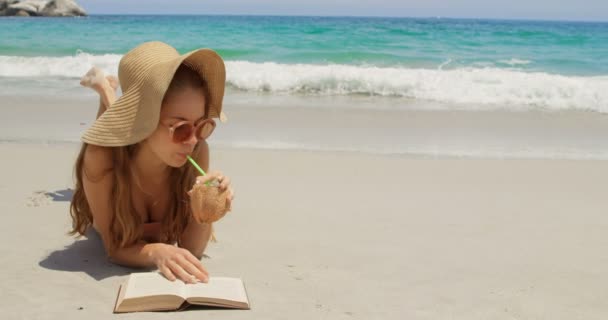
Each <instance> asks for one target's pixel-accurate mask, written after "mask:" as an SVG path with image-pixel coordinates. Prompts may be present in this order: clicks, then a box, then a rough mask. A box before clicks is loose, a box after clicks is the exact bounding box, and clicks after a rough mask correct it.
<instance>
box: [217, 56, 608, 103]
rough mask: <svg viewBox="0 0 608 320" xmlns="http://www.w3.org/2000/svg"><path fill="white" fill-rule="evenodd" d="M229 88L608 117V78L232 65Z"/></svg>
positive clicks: (507, 71)
mask: <svg viewBox="0 0 608 320" xmlns="http://www.w3.org/2000/svg"><path fill="white" fill-rule="evenodd" d="M227 68H228V82H229V84H230V85H232V86H233V87H235V88H238V89H241V90H245V91H257V92H270V93H292V94H314V95H353V94H355V95H371V96H391V97H403V98H408V99H415V100H425V101H433V102H439V103H445V104H458V105H461V106H464V108H467V106H468V107H470V108H471V109H480V108H483V106H500V107H511V108H510V109H512V108H524V109H525V108H545V109H550V110H569V109H577V110H592V111H597V112H607V113H608V76H595V77H580V76H562V75H556V74H548V73H542V72H523V71H519V70H511V69H500V68H489V67H486V68H460V69H450V70H445V69H443V70H433V69H413V68H378V67H371V66H367V67H366V66H348V65H307V64H291V65H287V64H278V63H252V62H246V61H232V62H228V63H227Z"/></svg>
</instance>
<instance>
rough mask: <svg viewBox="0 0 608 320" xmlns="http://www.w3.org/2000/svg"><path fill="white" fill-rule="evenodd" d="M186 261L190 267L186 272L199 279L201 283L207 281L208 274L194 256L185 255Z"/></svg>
mask: <svg viewBox="0 0 608 320" xmlns="http://www.w3.org/2000/svg"><path fill="white" fill-rule="evenodd" d="M186 259H187V260H188V262H190V266H192V269H187V270H188V272H190V273H191V274H193V275H195V276H196V278H197V279H200V280H201V281H203V282H207V281H209V272H207V270H205V267H203V264H202V263H201V262H200V261H199V260H198V259H196V257H195V256H194V255H192V254H188V255H186Z"/></svg>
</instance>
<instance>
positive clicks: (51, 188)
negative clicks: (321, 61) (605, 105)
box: [0, 143, 608, 319]
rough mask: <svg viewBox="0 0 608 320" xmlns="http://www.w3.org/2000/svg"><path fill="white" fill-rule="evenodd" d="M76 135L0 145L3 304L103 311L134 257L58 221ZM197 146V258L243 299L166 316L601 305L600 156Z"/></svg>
mask: <svg viewBox="0 0 608 320" xmlns="http://www.w3.org/2000/svg"><path fill="white" fill-rule="evenodd" d="M77 149H78V146H77V145H75V144H56V145H49V144H15V143H3V144H0V153H1V154H2V155H3V161H2V162H3V165H2V167H1V168H0V170H1V171H2V173H1V175H0V176H2V177H3V179H2V181H1V182H0V190H1V191H2V192H0V197H1V201H0V205H1V206H2V211H3V212H4V213H5V221H4V223H2V224H1V228H2V230H1V233H0V234H2V237H3V238H2V245H1V248H0V253H1V255H2V258H3V261H4V272H3V273H2V275H1V276H0V283H1V284H2V285H1V286H2V288H1V291H2V292H3V294H2V299H1V302H0V308H1V310H2V311H3V312H2V317H3V318H4V319H82V318H83V317H87V318H89V319H107V318H108V317H110V316H111V312H112V307H113V304H114V301H115V297H116V292H117V289H118V285H119V284H120V283H121V282H122V281H124V279H125V278H126V276H127V275H128V274H129V273H130V272H134V271H139V270H140V269H129V268H123V267H119V266H116V265H113V264H111V263H109V262H107V260H106V259H105V256H104V253H103V248H102V246H101V243H100V241H99V239H98V238H97V237H96V236H95V235H94V234H90V235H89V237H88V238H82V239H80V240H75V239H72V238H70V237H68V236H66V235H65V232H66V231H67V230H68V228H69V226H70V220H69V214H68V208H69V197H70V191H69V190H68V189H69V188H70V187H72V184H71V172H72V164H73V161H74V158H75V156H76V152H77ZM211 159H212V160H211V167H212V168H217V169H219V170H222V171H224V172H225V173H226V174H227V175H229V176H231V177H232V179H233V184H234V187H235V192H236V198H235V202H234V204H233V208H234V209H233V211H232V212H231V213H230V214H229V215H228V216H226V217H225V218H224V219H223V220H221V221H219V222H218V223H217V224H216V227H217V237H218V240H219V242H217V243H212V244H210V245H209V247H208V250H207V255H208V256H209V258H204V259H203V262H204V264H205V265H206V267H207V268H208V270H209V271H210V273H211V275H217V276H220V275H224V276H238V277H242V279H243V280H244V282H245V285H246V288H247V291H248V294H249V298H250V300H251V306H252V309H251V310H249V311H240V310H239V311H227V310H200V309H193V310H190V311H184V312H182V313H181V314H180V315H179V317H180V318H183V319H200V318H201V317H210V318H214V319H405V318H413V319H603V318H605V317H606V316H607V315H608V307H607V306H606V304H605V301H606V300H607V299H608V291H607V290H606V283H608V275H607V274H606V269H607V268H608V259H606V257H605V255H604V254H603V252H605V251H606V249H607V248H608V240H607V238H606V237H605V230H606V228H607V227H608V217H607V216H606V214H605V213H606V208H607V205H606V202H605V191H604V186H605V181H608V168H607V167H606V163H605V162H602V161H566V160H484V159H467V160H463V159H449V158H442V159H432V158H415V157H403V156H392V157H391V156H380V155H366V154H360V153H338V152H303V151H302V152H298V151H260V150H251V149H214V150H212V155H211ZM176 316H177V315H176V314H175V313H140V314H129V315H121V316H120V317H125V318H126V317H128V318H130V319H169V318H174V317H176ZM117 317H118V316H117Z"/></svg>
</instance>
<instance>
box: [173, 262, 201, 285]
mask: <svg viewBox="0 0 608 320" xmlns="http://www.w3.org/2000/svg"><path fill="white" fill-rule="evenodd" d="M168 264H169V268H171V271H172V272H173V274H175V275H176V276H177V277H178V278H179V279H181V280H182V281H183V282H187V283H193V282H195V279H193V277H194V275H192V274H190V273H188V272H186V270H184V267H182V266H181V265H180V263H178V262H177V261H175V260H169V262H168Z"/></svg>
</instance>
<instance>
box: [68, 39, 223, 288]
mask: <svg viewBox="0 0 608 320" xmlns="http://www.w3.org/2000/svg"><path fill="white" fill-rule="evenodd" d="M118 75H119V79H120V85H121V89H122V93H123V94H122V96H121V97H120V98H118V99H117V100H116V101H114V100H115V99H116V93H115V91H116V89H117V87H118V84H119V83H118V79H116V78H115V77H111V76H109V77H105V76H104V75H103V72H102V71H101V70H99V69H97V68H93V69H91V71H89V72H88V73H87V74H86V75H85V76H84V77H83V78H82V81H81V84H82V85H84V86H87V87H90V88H93V89H94V90H95V91H97V92H98V93H99V94H100V107H99V112H98V114H97V119H96V121H95V122H94V123H93V125H92V126H91V127H90V128H89V129H88V130H87V131H86V132H85V133H84V135H83V137H82V141H83V144H82V147H81V150H80V154H79V155H78V158H77V160H76V164H75V175H76V186H75V192H74V197H73V199H72V202H71V206H70V211H71V216H72V227H73V229H72V230H71V231H70V233H69V234H70V235H75V234H77V233H78V234H80V235H84V234H85V232H86V230H87V228H88V227H89V226H92V227H93V228H94V229H95V230H96V231H97V232H98V233H99V234H100V236H101V238H102V239H103V244H104V247H105V250H106V253H107V254H108V257H109V258H110V260H111V261H113V262H115V263H117V264H121V265H125V266H130V267H154V266H156V267H157V268H158V269H159V270H160V272H162V274H164V275H165V277H167V278H168V279H169V280H171V281H173V280H175V279H181V280H183V281H184V282H196V281H203V282H207V281H208V276H209V275H208V272H207V271H206V270H205V268H204V266H203V265H202V263H201V261H200V258H201V257H202V256H203V253H204V251H205V248H206V246H207V243H208V241H209V240H210V238H212V236H213V234H212V223H213V222H215V221H217V220H219V219H220V218H222V217H223V216H224V215H225V213H226V212H227V211H230V206H231V202H232V200H233V198H234V191H233V189H232V187H231V185H230V178H228V177H227V176H225V175H223V174H222V173H221V172H219V171H213V172H208V173H207V174H206V175H204V176H198V171H196V170H197V169H196V168H194V167H193V165H190V163H188V159H187V156H191V157H192V159H193V160H194V161H195V162H197V163H198V164H199V165H200V167H201V168H202V169H203V170H204V171H205V172H207V171H208V168H209V146H208V144H207V142H206V141H205V139H206V138H207V137H209V135H210V134H211V133H212V132H213V130H214V128H215V125H216V124H215V121H214V120H213V118H218V117H220V119H221V120H222V121H224V115H223V113H222V100H223V96H224V85H225V68H224V63H223V61H222V59H221V58H220V56H219V55H217V53H215V52H214V51H212V50H209V49H198V50H195V51H192V52H190V53H187V54H184V55H179V53H178V52H177V51H176V50H175V49H174V48H173V47H171V46H169V45H167V44H165V43H162V42H157V41H155V42H147V43H143V44H141V45H139V46H137V47H135V48H134V49H132V50H131V51H129V52H128V53H127V54H126V55H125V56H124V57H123V58H122V59H121V60H120V64H119V69H118ZM211 182H214V183H215V184H216V185H215V186H214V185H210V183H211ZM203 186H205V187H204V188H203ZM195 187H196V188H195ZM210 188H216V189H215V190H216V191H215V194H214V195H211V196H213V197H215V198H214V199H212V200H214V201H216V202H221V206H220V207H221V208H220V209H218V210H215V211H214V210H208V209H207V208H209V207H208V206H205V205H203V203H204V202H205V201H204V200H207V198H209V197H211V196H207V194H206V193H205V194H203V193H198V191H201V192H203V191H205V190H207V189H208V190H211V189H210ZM193 190H194V191H196V192H195V193H194V194H193ZM195 197H196V198H197V199H196V201H194V198H195ZM201 199H202V200H201ZM175 244H177V246H175Z"/></svg>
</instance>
